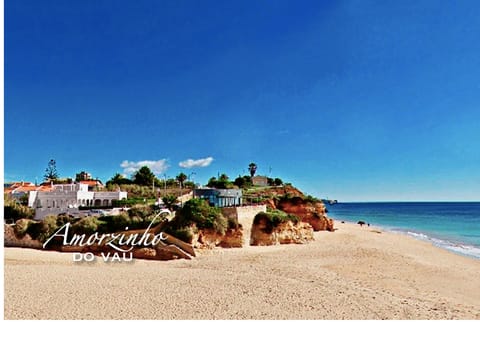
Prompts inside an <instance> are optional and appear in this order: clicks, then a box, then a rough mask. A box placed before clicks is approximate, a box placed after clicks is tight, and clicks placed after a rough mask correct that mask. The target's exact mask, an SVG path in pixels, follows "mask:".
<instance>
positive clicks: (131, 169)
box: [120, 159, 170, 175]
mask: <svg viewBox="0 0 480 339" xmlns="http://www.w3.org/2000/svg"><path fill="white" fill-rule="evenodd" d="M143 166H147V167H148V168H150V169H151V170H152V172H153V173H154V174H155V175H159V174H162V173H164V172H165V171H166V170H167V169H168V167H170V166H169V165H168V163H167V159H161V160H142V161H137V162H135V161H128V160H124V161H123V162H122V163H121V164H120V167H122V168H123V173H124V174H125V175H131V174H133V173H135V172H136V171H138V170H139V169H140V168H141V167H143Z"/></svg>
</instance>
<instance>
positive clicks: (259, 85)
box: [5, 0, 480, 201]
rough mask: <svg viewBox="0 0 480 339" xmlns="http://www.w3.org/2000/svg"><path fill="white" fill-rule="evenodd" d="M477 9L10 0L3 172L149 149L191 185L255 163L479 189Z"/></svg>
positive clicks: (303, 180)
mask: <svg viewBox="0 0 480 339" xmlns="http://www.w3.org/2000/svg"><path fill="white" fill-rule="evenodd" d="M479 17H480V4H479V3H478V2H477V1H459V2H453V1H448V2H447V1H445V2H442V4H441V5H440V3H438V2H437V1H366V0H365V1H311V2H310V1H274V2H267V1H235V2H228V3H227V2H223V1H77V2H73V1H48V0H47V1H41V2H39V1H33V0H31V1H25V0H15V1H13V0H8V1H6V2H5V180H6V181H10V180H21V179H23V180H31V181H33V180H35V178H38V180H41V178H42V176H43V174H44V170H45V168H46V165H47V163H48V160H49V159H51V158H54V159H56V161H57V168H58V171H59V173H60V175H61V176H74V175H75V173H76V172H79V171H81V170H86V171H88V172H91V173H92V174H93V175H94V176H97V177H99V178H100V179H102V180H107V179H108V178H110V177H111V176H112V175H113V174H114V173H116V172H120V173H122V172H125V173H131V171H132V170H134V169H135V166H136V165H137V164H138V163H139V162H144V161H150V162H147V163H148V164H151V166H152V167H153V168H155V171H156V172H157V173H158V174H159V176H163V173H165V174H166V175H167V176H169V177H172V176H174V175H176V174H178V173H179V172H180V171H184V172H185V173H187V174H190V173H192V172H195V173H196V175H195V180H196V181H199V182H202V183H205V182H206V181H207V180H208V178H209V177H211V176H214V175H217V173H219V172H220V173H223V172H226V173H227V174H229V175H230V177H232V178H233V177H236V176H237V175H239V174H247V172H248V171H247V167H248V164H249V163H250V162H252V161H253V162H256V163H257V164H258V172H259V173H260V174H267V175H269V174H270V175H271V176H273V177H281V178H283V179H284V180H285V181H289V182H292V183H293V184H295V185H297V186H298V187H300V188H301V189H303V190H304V191H305V192H307V193H310V194H313V195H316V196H319V197H327V196H328V197H330V198H336V199H339V200H342V201H380V200H388V201H393V200H402V201H404V200H480V44H479V43H478V42H479V40H478V39H479V37H480V21H479V20H478V18H479ZM210 158H213V159H210ZM187 159H192V160H195V161H196V160H198V161H197V162H192V161H190V162H189V163H186V165H188V167H190V166H191V165H197V167H191V168H182V167H180V165H179V163H180V162H182V161H185V160H187ZM202 159H203V161H202ZM122 163H123V164H124V166H123V167H122V166H121V165H122ZM199 165H204V167H198V166H199ZM207 165H208V166H207ZM270 169H271V171H270Z"/></svg>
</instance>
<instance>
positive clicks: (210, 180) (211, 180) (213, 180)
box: [207, 177, 218, 188]
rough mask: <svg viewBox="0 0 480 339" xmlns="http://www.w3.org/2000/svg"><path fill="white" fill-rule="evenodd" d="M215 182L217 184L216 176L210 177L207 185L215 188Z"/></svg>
mask: <svg viewBox="0 0 480 339" xmlns="http://www.w3.org/2000/svg"><path fill="white" fill-rule="evenodd" d="M217 184H218V181H217V178H215V177H211V178H210V179H209V180H208V183H207V187H211V188H216V187H217Z"/></svg>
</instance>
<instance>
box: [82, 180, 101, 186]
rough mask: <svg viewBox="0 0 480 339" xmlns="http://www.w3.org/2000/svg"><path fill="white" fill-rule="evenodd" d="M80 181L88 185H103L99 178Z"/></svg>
mask: <svg viewBox="0 0 480 339" xmlns="http://www.w3.org/2000/svg"><path fill="white" fill-rule="evenodd" d="M80 183H81V184H87V185H88V186H96V185H99V186H103V185H102V183H101V182H100V180H98V181H97V180H80Z"/></svg>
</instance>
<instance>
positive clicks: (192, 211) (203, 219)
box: [165, 199, 228, 236]
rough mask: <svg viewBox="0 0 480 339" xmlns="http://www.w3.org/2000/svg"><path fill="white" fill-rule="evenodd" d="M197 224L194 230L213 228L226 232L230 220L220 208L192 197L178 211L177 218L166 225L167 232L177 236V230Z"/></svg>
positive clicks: (219, 231)
mask: <svg viewBox="0 0 480 339" xmlns="http://www.w3.org/2000/svg"><path fill="white" fill-rule="evenodd" d="M192 225H195V226H196V229H193V230H192V232H195V231H196V230H200V229H212V230H215V231H216V232H217V233H220V234H225V231H226V230H227V227H228V221H227V219H226V218H225V217H224V216H223V214H222V212H221V210H220V208H217V207H212V206H210V205H209V204H208V202H206V201H205V200H202V199H190V200H189V201H187V202H186V203H185V205H184V206H183V208H181V209H180V210H178V211H177V213H176V215H175V218H173V220H172V221H171V222H169V223H168V224H166V226H165V232H167V233H170V234H171V235H173V236H175V235H174V233H175V232H179V231H182V230H185V229H187V228H191V226H192Z"/></svg>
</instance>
